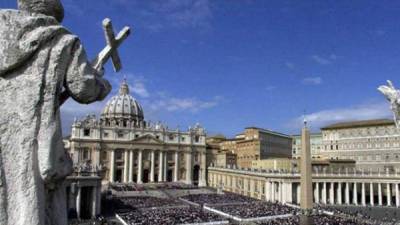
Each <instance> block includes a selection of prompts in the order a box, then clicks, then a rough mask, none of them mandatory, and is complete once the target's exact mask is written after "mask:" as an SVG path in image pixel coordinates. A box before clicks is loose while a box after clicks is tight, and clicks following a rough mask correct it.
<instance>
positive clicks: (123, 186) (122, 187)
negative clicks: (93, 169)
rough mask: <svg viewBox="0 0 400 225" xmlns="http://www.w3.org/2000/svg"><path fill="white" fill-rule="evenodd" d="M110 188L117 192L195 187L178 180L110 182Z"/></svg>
mask: <svg viewBox="0 0 400 225" xmlns="http://www.w3.org/2000/svg"><path fill="white" fill-rule="evenodd" d="M109 187H110V189H111V190H114V191H117V192H128V191H146V190H158V189H164V190H166V189H178V190H185V189H195V188H197V187H196V186H194V185H190V184H184V183H179V182H168V183H147V184H136V183H112V184H110V186H109Z"/></svg>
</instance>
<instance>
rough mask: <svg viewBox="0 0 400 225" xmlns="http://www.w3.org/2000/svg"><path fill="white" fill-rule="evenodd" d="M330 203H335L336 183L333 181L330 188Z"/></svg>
mask: <svg viewBox="0 0 400 225" xmlns="http://www.w3.org/2000/svg"><path fill="white" fill-rule="evenodd" d="M329 203H330V204H332V205H333V204H335V183H333V182H331V187H330V189H329Z"/></svg>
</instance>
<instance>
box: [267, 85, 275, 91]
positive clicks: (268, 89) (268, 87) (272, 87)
mask: <svg viewBox="0 0 400 225" xmlns="http://www.w3.org/2000/svg"><path fill="white" fill-rule="evenodd" d="M275 89H276V86H272V85H270V86H267V87H266V88H265V90H266V91H273V90H275Z"/></svg>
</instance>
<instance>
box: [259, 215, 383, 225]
mask: <svg viewBox="0 0 400 225" xmlns="http://www.w3.org/2000/svg"><path fill="white" fill-rule="evenodd" d="M310 219H312V220H313V223H314V224H315V225H380V223H369V222H362V221H360V220H357V219H356V218H346V217H341V216H328V215H315V216H312V217H311V218H310ZM258 224H259V225H300V224H301V223H300V217H299V216H291V217H287V218H280V219H273V220H267V221H264V222H260V223H258Z"/></svg>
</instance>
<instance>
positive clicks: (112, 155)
mask: <svg viewBox="0 0 400 225" xmlns="http://www.w3.org/2000/svg"><path fill="white" fill-rule="evenodd" d="M109 172H110V174H109V175H110V182H111V183H113V182H114V181H115V150H114V149H112V150H111V152H110V171H109Z"/></svg>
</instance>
